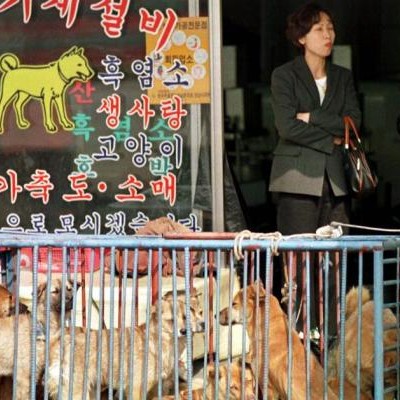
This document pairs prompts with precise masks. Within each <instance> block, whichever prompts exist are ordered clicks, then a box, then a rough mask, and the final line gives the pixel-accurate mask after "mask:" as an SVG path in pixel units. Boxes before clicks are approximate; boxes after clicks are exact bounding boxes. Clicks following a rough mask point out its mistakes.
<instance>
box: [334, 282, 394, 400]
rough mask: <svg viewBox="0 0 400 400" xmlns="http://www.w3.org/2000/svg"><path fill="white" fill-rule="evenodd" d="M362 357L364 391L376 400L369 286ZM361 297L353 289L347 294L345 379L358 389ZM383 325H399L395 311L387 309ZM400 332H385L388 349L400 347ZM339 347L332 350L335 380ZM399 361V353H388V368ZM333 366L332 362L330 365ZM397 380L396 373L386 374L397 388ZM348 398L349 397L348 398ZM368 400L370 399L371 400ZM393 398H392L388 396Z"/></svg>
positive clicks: (363, 292)
mask: <svg viewBox="0 0 400 400" xmlns="http://www.w3.org/2000/svg"><path fill="white" fill-rule="evenodd" d="M360 295H361V303H362V308H361V313H362V317H361V324H362V331H361V334H362V336H361V354H360V356H361V358H360V362H361V365H360V372H361V379H360V391H361V393H362V394H364V395H365V396H369V398H372V395H373V385H374V302H373V301H372V300H371V295H370V293H369V291H368V289H366V288H365V287H363V288H361V293H360ZM358 296H359V289H358V288H352V289H350V290H349V292H348V293H347V295H346V329H345V331H346V333H345V379H346V380H347V381H348V382H349V383H350V384H351V385H352V386H354V389H355V387H356V385H357V342H358V339H357V338H358V330H359V329H358V311H359V310H358ZM383 324H384V325H392V326H398V321H397V319H396V316H395V315H394V314H393V312H392V311H391V310H390V309H389V308H386V309H384V310H383ZM399 334H400V332H399V331H398V330H396V329H395V328H392V329H388V330H385V331H384V333H383V345H384V348H388V347H390V346H392V348H393V347H395V346H396V345H397V344H398V335H399ZM337 350H338V347H336V348H335V349H334V350H333V351H332V355H331V358H333V360H334V361H333V370H334V371H333V372H334V373H333V374H332V371H331V373H330V375H333V377H335V376H337V375H338V373H337V371H338V370H339V367H340V354H339V351H337ZM398 362H399V360H398V358H397V356H396V350H392V351H385V353H384V367H385V368H388V367H393V366H395V365H396V363H398ZM330 364H331V365H332V361H331V362H330ZM396 379H397V373H396V371H391V372H388V373H386V374H385V383H387V384H388V385H395V384H396ZM346 398H347V397H346ZM367 398H368V397H367ZM385 398H392V397H385Z"/></svg>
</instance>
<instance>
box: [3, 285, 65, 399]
mask: <svg viewBox="0 0 400 400" xmlns="http://www.w3.org/2000/svg"><path fill="white" fill-rule="evenodd" d="M46 289H47V283H42V284H40V285H39V286H38V290H37V321H36V326H35V327H33V326H32V320H31V315H30V314H20V315H18V316H17V317H14V316H11V317H5V318H2V319H1V323H0V349H1V351H0V377H13V379H15V376H13V369H14V351H15V346H17V347H16V351H17V377H16V380H17V382H16V400H26V399H28V398H30V380H31V377H30V373H31V369H30V365H31V353H32V350H33V349H32V348H31V332H32V331H33V330H35V331H36V333H37V340H36V374H37V376H36V378H35V379H36V381H38V380H39V377H40V376H41V375H42V373H43V371H44V368H45V346H46V343H45V340H44V337H45V332H46V330H47V329H48V330H49V332H50V338H53V337H55V336H57V335H58V333H59V330H60V327H61V320H60V316H61V310H62V304H64V309H65V312H66V313H68V312H69V311H70V310H71V309H72V304H73V283H72V282H71V281H66V286H65V290H64V293H65V299H64V302H63V301H62V298H63V290H62V281H61V280H60V279H54V280H53V281H52V282H51V291H50V310H49V314H50V315H49V321H50V325H49V326H46V293H47V290H46ZM15 318H17V319H18V321H17V322H18V335H17V340H18V343H15V342H14V324H15ZM6 381H7V379H6Z"/></svg>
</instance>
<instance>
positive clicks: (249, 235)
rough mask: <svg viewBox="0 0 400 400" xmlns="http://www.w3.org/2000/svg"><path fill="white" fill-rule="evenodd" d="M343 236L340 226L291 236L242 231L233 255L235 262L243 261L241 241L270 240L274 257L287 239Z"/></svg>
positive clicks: (330, 226) (235, 241) (237, 237)
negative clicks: (281, 243) (280, 244)
mask: <svg viewBox="0 0 400 400" xmlns="http://www.w3.org/2000/svg"><path fill="white" fill-rule="evenodd" d="M342 235H343V231H342V228H341V226H340V225H339V224H338V225H335V226H334V225H332V224H331V225H326V226H322V227H320V228H318V229H317V230H316V232H315V233H297V234H293V235H287V236H283V235H282V233H281V232H278V231H277V232H270V233H258V232H251V231H249V230H243V231H241V232H239V233H238V234H237V235H236V236H235V240H234V245H233V253H234V255H235V258H236V259H237V260H243V258H244V254H243V240H245V239H249V240H258V239H259V240H270V241H271V245H270V247H271V252H272V254H273V255H274V256H278V255H279V251H278V248H279V243H280V242H281V241H282V240H288V239H294V238H296V239H300V238H308V239H336V238H338V237H340V236H342Z"/></svg>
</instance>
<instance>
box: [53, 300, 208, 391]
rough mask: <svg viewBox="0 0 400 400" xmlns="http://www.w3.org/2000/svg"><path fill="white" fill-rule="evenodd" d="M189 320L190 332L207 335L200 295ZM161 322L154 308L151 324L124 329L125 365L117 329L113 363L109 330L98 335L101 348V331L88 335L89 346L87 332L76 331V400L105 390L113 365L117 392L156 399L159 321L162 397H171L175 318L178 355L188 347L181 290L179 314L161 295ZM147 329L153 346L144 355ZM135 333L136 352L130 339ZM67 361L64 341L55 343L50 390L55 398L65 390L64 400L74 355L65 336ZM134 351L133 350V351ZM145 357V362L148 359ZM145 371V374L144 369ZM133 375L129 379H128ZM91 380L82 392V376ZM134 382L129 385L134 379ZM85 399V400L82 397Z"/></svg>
mask: <svg viewBox="0 0 400 400" xmlns="http://www.w3.org/2000/svg"><path fill="white" fill-rule="evenodd" d="M190 301H191V303H190V318H191V331H192V332H202V331H204V320H203V315H202V312H201V309H200V304H199V300H198V296H197V294H196V293H195V294H193V295H192V296H191V298H190ZM160 306H161V315H162V317H161V321H159V318H158V309H157V306H156V305H155V306H153V309H152V312H151V316H150V320H149V323H148V326H147V325H146V324H143V325H140V326H138V327H135V328H134V331H133V332H132V331H131V329H130V328H125V329H124V331H123V333H124V341H123V359H122V362H121V360H120V358H119V354H120V343H121V341H120V333H119V331H118V330H114V331H113V334H114V335H113V336H114V347H113V357H112V359H111V354H110V347H109V344H110V342H109V339H110V333H111V331H109V330H103V331H100V333H101V335H102V341H101V348H99V346H98V335H99V332H98V331H91V332H90V335H89V340H90V344H89V343H88V344H87V343H86V333H85V332H83V331H80V332H78V331H77V332H75V352H74V365H73V370H74V373H73V393H72V397H73V398H74V399H77V398H83V399H88V398H89V397H88V396H89V394H90V395H91V394H93V392H95V390H96V386H97V384H98V383H99V384H100V385H101V388H102V389H103V388H104V387H107V386H108V385H109V379H110V373H111V367H112V377H111V378H112V382H113V388H114V389H116V388H119V387H120V385H122V387H123V390H124V392H125V395H126V396H127V397H128V398H131V397H129V396H132V398H133V399H141V398H143V397H142V393H147V394H148V398H151V397H152V395H153V396H155V395H156V390H157V385H158V378H159V375H158V356H159V350H158V342H159V333H158V329H159V328H158V326H159V322H160V323H161V335H162V336H161V341H162V376H161V378H162V380H163V390H164V394H168V393H169V390H170V389H171V386H172V384H173V372H174V316H175V319H176V324H177V329H178V331H177V335H178V352H179V354H182V352H183V350H184V348H185V345H186V312H185V311H186V305H185V294H184V293H182V292H178V295H177V302H176V308H177V309H176V313H174V307H173V294H172V292H169V293H167V294H166V295H164V296H163V298H162V301H161V304H160ZM146 328H148V333H149V346H148V349H147V352H146V334H147V332H146ZM132 335H133V339H134V342H133V348H132V345H131V339H132ZM64 339H65V340H64V347H63V349H64V351H63V354H64V358H63V360H62V362H61V363H60V343H54V344H53V345H52V349H51V357H50V377H49V382H48V388H49V392H50V395H51V396H52V398H57V395H58V392H59V389H61V392H62V398H63V399H67V398H68V392H69V384H70V379H71V376H70V375H69V370H70V366H71V364H70V361H71V358H70V351H71V336H70V335H67V336H66V337H65V338H64ZM87 345H89V346H90V347H89V348H90V351H89V357H88V361H87V363H85V348H86V346H87ZM132 350H133V351H132ZM99 354H101V360H100V363H101V366H100V374H101V382H97V371H98V367H97V362H98V356H99ZM146 354H148V355H147V360H146V359H145V358H146ZM132 358H133V368H134V370H133V371H132V370H131V369H130V364H131V360H132ZM146 361H147V368H146V371H145V373H144V368H145V366H146V364H145V362H146ZM121 367H122V368H123V375H122V376H123V382H120V381H119V372H120V368H121ZM60 373H62V376H63V382H62V387H61V388H59V385H58V384H59V376H60ZM130 373H131V375H130ZM85 374H86V377H87V390H86V393H83V390H84V375H85ZM129 378H131V380H132V384H130V379H129ZM145 378H146V380H147V386H146V387H143V384H144V380H145ZM82 395H83V397H82Z"/></svg>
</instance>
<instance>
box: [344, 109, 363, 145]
mask: <svg viewBox="0 0 400 400" xmlns="http://www.w3.org/2000/svg"><path fill="white" fill-rule="evenodd" d="M343 120H344V147H345V148H346V149H348V148H349V146H350V144H351V141H350V128H351V130H352V132H353V134H354V136H355V137H356V139H357V142H358V143H361V138H360V134H359V133H358V130H357V127H356V124H355V123H354V121H353V119H352V118H351V117H350V116H348V115H345V116H344V117H343Z"/></svg>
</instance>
